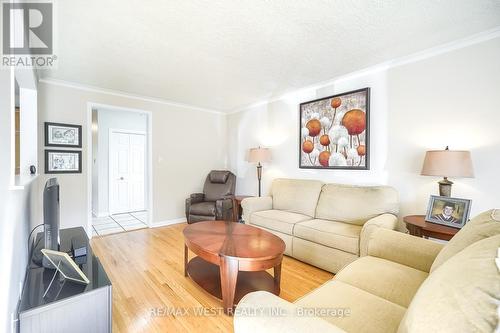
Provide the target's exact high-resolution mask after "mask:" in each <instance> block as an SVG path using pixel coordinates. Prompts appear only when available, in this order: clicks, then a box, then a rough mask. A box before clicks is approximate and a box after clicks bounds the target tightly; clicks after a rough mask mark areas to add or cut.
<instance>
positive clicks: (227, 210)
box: [215, 196, 233, 221]
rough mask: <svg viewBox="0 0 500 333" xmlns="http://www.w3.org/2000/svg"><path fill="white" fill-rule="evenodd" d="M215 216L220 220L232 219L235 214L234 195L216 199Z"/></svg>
mask: <svg viewBox="0 0 500 333" xmlns="http://www.w3.org/2000/svg"><path fill="white" fill-rule="evenodd" d="M215 215H216V216H215V217H216V219H218V220H224V221H230V220H231V219H232V215H233V197H232V196H226V197H224V198H223V199H219V200H216V201H215Z"/></svg>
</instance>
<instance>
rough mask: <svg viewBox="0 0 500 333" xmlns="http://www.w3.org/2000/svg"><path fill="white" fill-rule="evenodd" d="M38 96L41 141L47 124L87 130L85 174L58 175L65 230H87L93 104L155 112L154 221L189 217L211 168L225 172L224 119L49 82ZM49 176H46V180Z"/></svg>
mask: <svg viewBox="0 0 500 333" xmlns="http://www.w3.org/2000/svg"><path fill="white" fill-rule="evenodd" d="M38 96H39V98H38V101H39V138H41V137H42V136H43V123H44V122H45V121H54V122H60V123H72V124H81V125H83V149H82V150H83V172H82V174H65V175H57V178H58V179H59V183H60V185H61V188H60V191H61V199H60V200H61V227H62V228H68V227H72V226H86V225H87V217H88V214H89V212H88V206H90V205H89V203H88V196H87V191H88V190H89V188H88V187H89V185H88V181H87V176H88V171H89V170H87V156H86V152H87V143H88V138H87V130H88V126H91V124H90V123H87V122H88V120H87V117H88V114H87V112H88V110H87V108H88V103H89V102H93V103H98V104H105V105H112V106H118V107H125V108H132V109H140V110H144V111H151V112H152V119H153V131H152V132H153V147H152V150H153V165H152V169H153V198H154V199H153V222H162V221H168V220H174V219H179V218H184V217H185V214H184V200H185V198H186V197H187V196H188V195H189V194H190V193H193V192H197V191H200V190H201V189H202V186H203V181H204V179H205V177H206V175H207V173H208V172H209V171H210V170H211V169H218V168H224V167H225V164H226V159H225V156H226V155H225V154H226V145H225V139H226V130H225V116H224V115H221V114H218V113H210V112H204V111H200V110H198V109H192V108H188V107H184V106H178V105H174V104H166V103H160V102H155V101H152V100H146V99H144V98H133V97H127V96H126V95H123V94H114V93H108V92H104V91H98V90H96V89H81V88H78V87H71V86H66V85H58V84H53V83H47V82H44V81H41V82H40V84H39V90H38ZM38 157H39V161H40V165H43V163H44V147H43V143H40V144H39V152H38ZM42 173H43V171H42ZM49 177H50V175H41V179H42V181H45V180H46V179H47V178H49ZM39 197H40V198H41V192H40V193H39ZM40 200H41V199H40Z"/></svg>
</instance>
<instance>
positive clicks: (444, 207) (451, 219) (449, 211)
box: [425, 195, 471, 228]
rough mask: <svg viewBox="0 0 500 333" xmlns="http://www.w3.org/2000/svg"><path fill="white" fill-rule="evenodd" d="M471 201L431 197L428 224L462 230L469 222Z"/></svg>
mask: <svg viewBox="0 0 500 333" xmlns="http://www.w3.org/2000/svg"><path fill="white" fill-rule="evenodd" d="M470 206H471V201H470V200H468V199H459V198H450V197H440V196H437V195H431V198H430V199H429V206H428V208H427V214H426V215H425V220H426V221H427V222H432V223H437V224H442V225H447V226H450V227H454V228H462V227H463V226H464V225H465V223H467V221H468V220H469V213H470Z"/></svg>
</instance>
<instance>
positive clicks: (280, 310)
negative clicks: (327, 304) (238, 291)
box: [234, 291, 345, 333]
mask: <svg viewBox="0 0 500 333" xmlns="http://www.w3.org/2000/svg"><path fill="white" fill-rule="evenodd" d="M300 310H301V308H300V307H298V306H297V305H295V304H293V303H290V302H288V301H285V300H284V299H281V298H279V297H278V296H275V295H273V294H271V293H268V292H266V291H257V292H253V293H249V294H247V295H245V296H244V297H243V298H242V299H241V301H240V302H239V304H238V306H237V307H236V309H235V313H234V332H235V333H256V332H275V333H302V332H318V333H342V332H344V333H345V331H343V330H342V329H340V328H338V327H337V326H335V325H333V324H331V323H329V322H327V321H326V320H324V319H321V318H320V317H314V316H310V315H304V314H301V312H300Z"/></svg>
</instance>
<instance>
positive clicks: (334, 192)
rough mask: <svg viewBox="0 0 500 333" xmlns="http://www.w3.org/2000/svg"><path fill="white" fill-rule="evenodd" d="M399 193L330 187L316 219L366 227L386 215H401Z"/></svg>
mask: <svg viewBox="0 0 500 333" xmlns="http://www.w3.org/2000/svg"><path fill="white" fill-rule="evenodd" d="M398 200H399V199H398V193H397V191H396V190H395V189H394V188H392V187H389V186H351V185H341V184H326V185H324V186H323V188H322V190H321V195H320V196H319V200H318V206H317V208H316V215H315V217H316V218H318V219H324V220H333V221H339V222H346V223H351V224H356V225H363V224H364V223H365V222H366V221H368V220H369V219H371V218H373V217H375V216H378V215H380V214H384V213H391V214H394V215H397V214H398V210H399V203H398Z"/></svg>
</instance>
